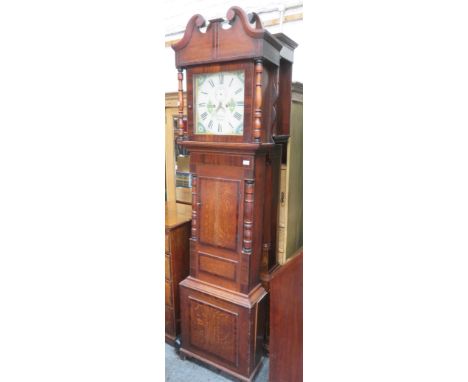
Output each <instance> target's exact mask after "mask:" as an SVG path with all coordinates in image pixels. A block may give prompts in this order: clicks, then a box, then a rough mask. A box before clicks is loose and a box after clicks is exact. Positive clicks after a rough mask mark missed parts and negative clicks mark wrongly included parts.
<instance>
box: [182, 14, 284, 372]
mask: <svg viewBox="0 0 468 382" xmlns="http://www.w3.org/2000/svg"><path fill="white" fill-rule="evenodd" d="M283 40H284V38H283V39H281V38H277V37H274V36H273V35H272V34H270V33H269V32H268V31H266V30H265V29H264V28H263V27H262V25H261V22H260V19H259V17H258V15H256V14H250V15H247V14H246V13H245V12H244V11H243V10H242V9H240V8H238V7H232V8H230V9H229V10H228V12H227V15H226V19H222V18H220V19H214V20H210V21H209V22H207V21H205V19H204V18H203V17H202V16H200V15H195V16H193V17H192V18H191V19H190V21H189V22H188V24H187V27H186V30H185V34H184V37H183V38H182V39H181V40H180V41H179V42H178V43H176V44H175V45H173V49H174V50H175V56H176V67H177V68H178V71H179V73H178V81H179V110H180V125H179V130H178V134H179V140H178V143H179V144H180V145H182V146H183V147H186V148H187V149H188V151H189V152H190V172H191V174H192V232H191V238H190V276H189V277H187V278H186V279H185V280H183V281H182V282H181V283H180V300H181V320H182V325H181V331H182V333H181V348H180V353H181V355H182V356H183V357H185V356H189V357H194V358H197V359H199V360H202V361H203V362H206V363H208V364H211V365H213V366H216V367H217V368H219V369H221V370H223V371H225V372H227V373H230V374H231V375H233V376H234V377H236V378H238V379H240V380H244V381H251V380H252V379H253V378H254V376H255V373H256V372H257V371H258V369H259V367H260V365H261V362H262V359H263V341H264V337H265V322H266V319H265V317H266V313H267V312H266V295H267V291H266V289H265V287H264V285H262V282H261V277H260V276H261V274H262V272H263V273H265V272H266V273H268V271H269V270H270V269H271V268H272V267H274V265H275V264H276V260H275V259H276V256H275V253H276V229H277V216H278V214H277V209H278V195H279V174H280V163H281V149H282V144H283V142H284V137H283V138H282V139H280V141H281V142H279V143H275V141H274V138H275V136H278V137H280V136H281V134H280V132H281V131H282V130H281V126H279V125H278V115H279V116H280V117H281V110H280V109H281V104H282V102H281V101H280V102H279V96H280V93H281V92H282V91H285V90H284V89H285V86H286V88H287V86H288V83H289V87H290V84H291V78H290V70H289V71H288V70H286V72H287V73H286V75H285V77H284V80H283V79H282V77H283V76H282V74H281V73H282V70H281V62H282V61H284V59H285V54H284V52H285V43H284V41H283ZM288 41H289V42H291V41H292V40H288ZM184 70H185V73H186V77H185V79H186V89H187V112H188V114H187V124H184V122H183V120H182V117H183V108H184V105H183V87H184V86H183V85H184V75H183V74H184ZM287 93H288V92H287V91H286V92H285V94H286V95H285V97H286V98H287V97H288V94H287ZM289 93H290V91H289ZM286 98H285V100H284V102H285V103H287V102H288V100H287V99H286ZM289 101H290V95H289ZM285 136H287V134H285Z"/></svg>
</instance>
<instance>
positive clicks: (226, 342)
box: [188, 297, 239, 366]
mask: <svg viewBox="0 0 468 382" xmlns="http://www.w3.org/2000/svg"><path fill="white" fill-rule="evenodd" d="M188 301H189V306H190V307H189V311H190V313H189V314H190V334H189V336H190V344H191V345H192V346H194V347H197V348H198V349H200V350H202V351H204V352H207V353H210V354H212V355H214V356H216V357H220V358H222V359H223V360H224V361H226V362H228V363H230V364H232V365H233V366H237V365H238V362H237V353H238V341H237V326H238V316H239V315H238V314H237V312H232V311H230V310H227V309H223V308H220V307H218V306H216V305H212V304H209V303H206V302H203V301H201V300H198V299H196V298H193V297H189V299H188Z"/></svg>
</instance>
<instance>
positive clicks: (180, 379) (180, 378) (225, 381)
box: [165, 344, 269, 382]
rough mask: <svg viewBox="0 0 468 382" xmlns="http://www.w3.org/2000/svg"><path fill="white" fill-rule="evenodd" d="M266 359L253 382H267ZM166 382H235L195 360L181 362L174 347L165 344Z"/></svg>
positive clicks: (267, 364)
mask: <svg viewBox="0 0 468 382" xmlns="http://www.w3.org/2000/svg"><path fill="white" fill-rule="evenodd" d="M268 366H269V363H268V358H265V359H264V361H263V365H262V367H261V369H260V371H259V372H258V374H257V377H256V378H255V382H267V381H268ZM165 369H166V381H170V382H185V381H187V382H232V381H237V379H234V378H232V377H230V376H229V375H227V374H225V373H222V372H220V371H219V370H217V369H214V368H211V367H209V366H207V365H204V364H202V363H200V362H198V361H196V360H192V359H191V360H189V359H187V360H186V361H182V360H181V359H180V358H179V355H178V354H177V353H176V351H175V349H174V347H172V346H170V345H168V344H166V365H165Z"/></svg>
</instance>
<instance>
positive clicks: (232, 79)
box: [229, 77, 234, 87]
mask: <svg viewBox="0 0 468 382" xmlns="http://www.w3.org/2000/svg"><path fill="white" fill-rule="evenodd" d="M232 81H234V77H232V78H231V82H229V87H231V85H232Z"/></svg>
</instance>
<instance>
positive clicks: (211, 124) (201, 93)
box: [193, 70, 245, 135]
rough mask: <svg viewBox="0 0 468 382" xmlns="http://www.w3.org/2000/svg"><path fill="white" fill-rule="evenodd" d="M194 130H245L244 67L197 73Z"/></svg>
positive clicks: (220, 132) (232, 132)
mask: <svg viewBox="0 0 468 382" xmlns="http://www.w3.org/2000/svg"><path fill="white" fill-rule="evenodd" d="M193 81H194V95H195V104H194V109H195V113H194V114H195V123H194V126H195V128H194V130H195V134H212V135H243V134H244V90H245V73H244V71H242V70H240V71H226V72H217V73H204V74H196V75H194V78H193Z"/></svg>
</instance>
